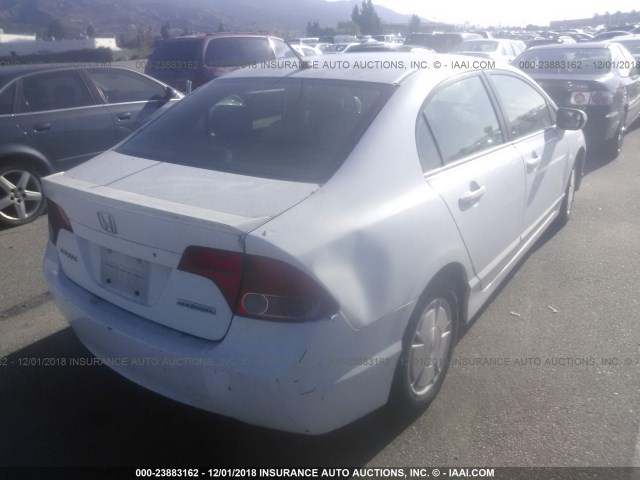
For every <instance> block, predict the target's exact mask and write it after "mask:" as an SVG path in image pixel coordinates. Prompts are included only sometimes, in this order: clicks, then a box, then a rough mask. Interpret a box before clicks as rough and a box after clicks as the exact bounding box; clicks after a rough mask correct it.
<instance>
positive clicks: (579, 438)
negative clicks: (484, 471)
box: [0, 122, 640, 467]
mask: <svg viewBox="0 0 640 480" xmlns="http://www.w3.org/2000/svg"><path fill="white" fill-rule="evenodd" d="M637 123H638V122H637ZM637 123H636V125H635V128H634V129H632V130H631V131H630V132H629V134H628V135H627V138H626V140H625V145H624V147H623V152H622V154H621V156H620V157H619V158H618V159H617V160H615V161H611V162H606V161H603V160H602V159H600V158H598V157H597V156H595V155H592V156H591V158H590V159H589V164H588V173H587V175H586V177H585V178H584V181H583V184H582V189H581V190H580V191H579V192H578V193H577V194H576V203H575V210H574V214H573V215H574V216H573V218H572V219H571V221H570V222H569V224H568V225H567V226H566V227H565V228H564V229H562V230H560V231H554V232H549V233H548V234H547V235H545V236H544V237H543V238H542V240H541V241H540V242H539V243H538V245H537V248H536V249H534V250H533V251H532V253H531V254H530V255H528V257H527V258H526V260H525V261H524V262H523V263H522V264H521V265H520V266H519V268H518V269H517V270H516V271H515V273H514V274H512V275H511V277H510V279H509V280H508V282H507V283H506V284H505V285H504V286H503V288H502V289H501V290H500V291H499V293H498V294H497V296H496V297H495V298H494V300H493V301H492V302H491V303H490V305H489V306H488V307H487V308H486V309H485V310H484V311H483V312H482V313H481V314H480V316H479V318H477V319H476V320H475V321H474V322H473V324H472V325H471V326H470V327H469V328H468V329H467V331H466V332H465V335H464V337H463V338H462V339H461V340H460V342H459V344H458V346H457V347H456V350H455V352H454V359H453V364H452V366H451V369H450V371H449V374H448V377H447V379H446V381H445V384H444V387H443V389H442V391H441V393H440V394H439V396H438V397H437V398H436V400H435V401H434V403H433V404H432V405H431V406H430V408H429V409H428V410H427V411H426V413H424V415H422V416H421V417H420V418H418V419H415V420H414V421H412V422H409V421H400V420H397V419H393V418H390V417H389V416H387V415H386V413H385V412H384V411H378V412H375V413H373V414H372V415H369V416H368V417H366V418H364V419H362V420H360V421H358V422H356V423H355V424H353V425H350V426H348V427H346V428H344V429H342V430H340V431H337V432H334V433H331V434H329V435H325V436H321V437H303V436H297V435H290V434H285V433H278V432H273V431H269V430H265V429H260V428H255V427H250V426H246V425H243V424H240V423H238V422H236V421H232V420H228V419H224V418H221V417H218V416H216V415H213V414H209V413H206V412H201V411H198V410H195V409H192V408H189V407H186V406H183V405H181V404H178V403H175V402H173V401H171V400H168V399H165V398H162V397H160V396H157V395H155V394H153V393H150V392H148V391H146V390H144V389H142V388H140V387H138V386H136V385H134V384H132V383H130V382H128V381H127V380H125V379H122V378H121V377H119V376H118V375H116V374H114V373H112V372H111V371H110V370H109V369H108V368H107V367H105V366H100V365H95V364H92V361H91V358H92V356H91V355H90V354H89V353H88V352H87V351H86V350H85V349H84V347H83V346H82V345H81V344H80V343H79V342H78V340H77V339H76V338H75V336H74V334H73V332H72V331H71V330H70V329H69V328H68V326H67V324H66V323H65V322H64V320H63V319H62V316H61V315H60V313H59V312H58V311H57V309H56V307H55V305H54V303H53V301H52V298H51V296H50V295H49V294H48V293H47V287H46V285H45V283H44V279H43V275H42V272H41V261H42V255H43V251H44V247H45V244H46V242H47V223H46V217H43V218H40V219H38V220H37V221H36V222H34V223H31V224H29V225H25V226H22V227H18V228H11V229H4V230H0V264H1V265H2V272H1V273H0V407H1V409H2V414H1V415H0V466H49V467H50V466H114V465H115V466H118V465H126V466H134V467H135V466H138V467H141V466H166V467H172V466H174V467H175V466H181V467H188V466H190V465H199V466H207V465H208V466H212V467H214V466H219V465H223V464H224V465H235V466H258V467H259V466H262V467H264V466H271V465H287V466H300V465H313V466H322V467H339V466H349V467H353V466H364V465H370V466H422V465H448V466H480V465H482V466H494V467H500V466H640V438H639V429H640V327H639V325H638V319H639V318H638V307H639V305H638V302H639V300H640V274H639V273H638V272H640V249H639V248H638V242H639V240H638V239H640V199H639V197H638V194H637V189H638V185H640V154H639V153H638V152H640V128H639V126H638V124H637ZM71 358H74V359H85V360H84V361H83V362H78V363H83V365H76V366H70V365H69V364H68V362H69V359H71ZM63 360H64V361H65V362H66V365H62V363H63ZM257 401H259V399H257ZM345 401H346V399H345Z"/></svg>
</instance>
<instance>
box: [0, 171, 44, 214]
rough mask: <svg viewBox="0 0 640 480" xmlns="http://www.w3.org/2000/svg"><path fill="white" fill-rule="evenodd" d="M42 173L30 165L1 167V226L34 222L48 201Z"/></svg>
mask: <svg viewBox="0 0 640 480" xmlns="http://www.w3.org/2000/svg"><path fill="white" fill-rule="evenodd" d="M40 178H41V177H40V173H39V172H38V171H37V170H36V169H34V168H33V167H31V166H28V165H26V166H25V165H14V164H10V165H2V166H0V224H1V225H5V226H18V225H24V224H26V223H29V222H32V221H34V220H35V219H36V218H38V217H39V216H40V215H41V214H42V212H44V210H45V208H46V206H47V201H46V199H45V197H44V194H43V192H42V182H41V180H40Z"/></svg>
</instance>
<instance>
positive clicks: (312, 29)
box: [307, 20, 320, 37]
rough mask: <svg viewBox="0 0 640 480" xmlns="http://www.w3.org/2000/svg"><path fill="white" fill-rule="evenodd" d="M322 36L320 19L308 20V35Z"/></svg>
mask: <svg viewBox="0 0 640 480" xmlns="http://www.w3.org/2000/svg"><path fill="white" fill-rule="evenodd" d="M319 36H320V23H319V22H318V20H314V22H313V23H311V21H308V22H307V37H319Z"/></svg>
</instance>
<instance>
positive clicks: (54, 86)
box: [20, 70, 95, 112]
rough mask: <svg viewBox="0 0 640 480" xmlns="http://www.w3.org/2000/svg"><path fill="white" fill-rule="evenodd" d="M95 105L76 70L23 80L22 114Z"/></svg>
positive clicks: (28, 77) (39, 75)
mask: <svg viewBox="0 0 640 480" xmlns="http://www.w3.org/2000/svg"><path fill="white" fill-rule="evenodd" d="M94 104H95V102H94V100H93V97H92V96H91V93H90V92H89V89H88V88H87V86H86V85H85V83H84V80H82V77H80V73H78V72H77V71H76V70H67V71H62V72H47V73H39V74H36V75H29V76H27V77H25V78H24V79H23V80H22V98H21V99H20V110H21V111H22V112H42V111H46V110H59V109H64V108H77V107H84V106H88V105H94Z"/></svg>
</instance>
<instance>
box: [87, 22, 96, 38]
mask: <svg viewBox="0 0 640 480" xmlns="http://www.w3.org/2000/svg"><path fill="white" fill-rule="evenodd" d="M87 37H89V38H96V29H95V28H93V25H89V26H88V27H87Z"/></svg>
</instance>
